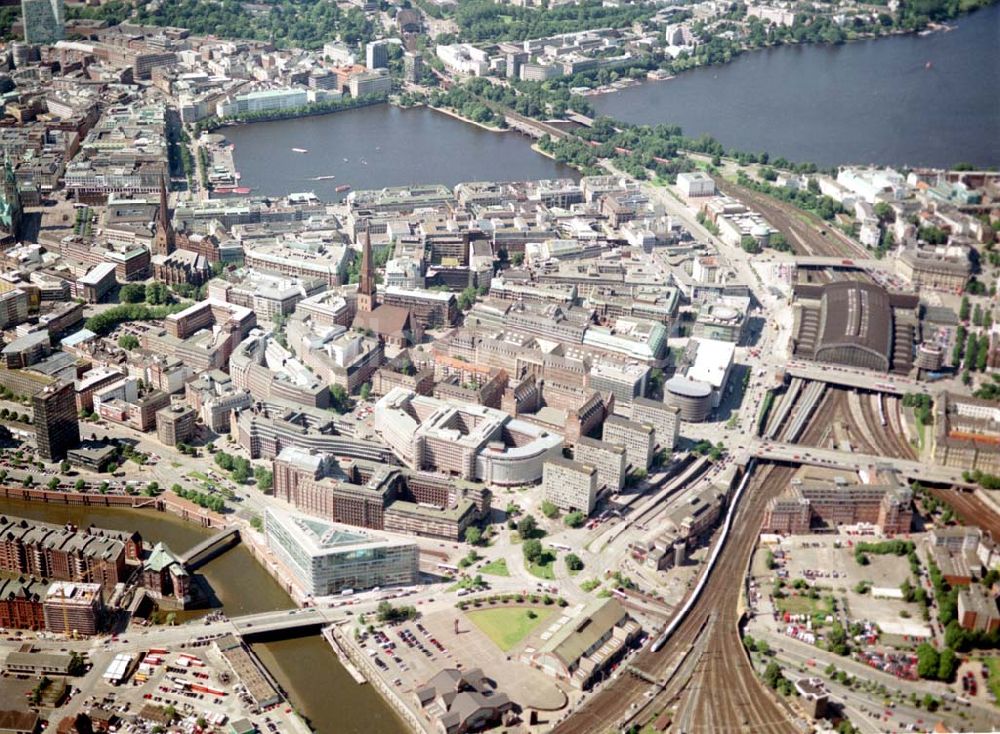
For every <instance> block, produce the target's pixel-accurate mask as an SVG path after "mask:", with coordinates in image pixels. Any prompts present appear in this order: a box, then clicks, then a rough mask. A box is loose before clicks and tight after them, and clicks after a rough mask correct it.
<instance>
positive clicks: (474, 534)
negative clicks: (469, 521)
mask: <svg viewBox="0 0 1000 734" xmlns="http://www.w3.org/2000/svg"><path fill="white" fill-rule="evenodd" d="M465 542H466V543H468V544H469V545H479V544H480V543H482V542H483V533H482V531H481V530H480V529H479V528H477V527H476V526H475V525H470V526H469V527H467V528H466V529H465Z"/></svg>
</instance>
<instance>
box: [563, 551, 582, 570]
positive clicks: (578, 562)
mask: <svg viewBox="0 0 1000 734" xmlns="http://www.w3.org/2000/svg"><path fill="white" fill-rule="evenodd" d="M563 560H565V561H566V568H568V569H569V570H570V571H580V570H582V569H583V560H582V559H581V558H580V556H578V555H576V554H575V553H568V554H567V555H566V557H565V558H564V559H563Z"/></svg>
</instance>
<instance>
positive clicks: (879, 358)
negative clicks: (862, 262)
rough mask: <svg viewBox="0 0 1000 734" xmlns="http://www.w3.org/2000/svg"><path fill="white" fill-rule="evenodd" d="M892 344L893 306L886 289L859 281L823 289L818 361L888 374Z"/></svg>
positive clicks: (817, 349)
mask: <svg viewBox="0 0 1000 734" xmlns="http://www.w3.org/2000/svg"><path fill="white" fill-rule="evenodd" d="M892 342H893V328H892V305H891V304H890V303H889V294H888V293H886V291H885V289H883V288H881V287H879V286H877V285H873V284H870V283H858V282H855V281H842V282H838V283H830V284H829V285H827V286H825V287H824V288H823V296H822V298H821V300H820V313H819V332H818V334H817V335H816V351H815V354H816V359H817V361H820V362H828V363H833V364H842V365H845V366H847V367H859V368H861V369H869V370H878V371H881V372H888V371H889V367H890V366H891V365H892Z"/></svg>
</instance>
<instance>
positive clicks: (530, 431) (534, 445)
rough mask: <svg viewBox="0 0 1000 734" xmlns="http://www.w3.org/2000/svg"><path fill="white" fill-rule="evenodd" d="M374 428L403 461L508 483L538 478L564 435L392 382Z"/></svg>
mask: <svg viewBox="0 0 1000 734" xmlns="http://www.w3.org/2000/svg"><path fill="white" fill-rule="evenodd" d="M373 418H374V425H375V430H376V431H377V432H378V434H379V435H380V436H381V437H382V440H384V441H385V442H386V443H387V444H389V446H391V447H392V450H393V452H394V453H395V454H396V456H397V457H399V459H400V460H402V461H403V462H404V463H405V464H406V465H407V466H410V467H412V468H414V469H419V470H427V471H436V472H442V473H445V474H449V475H452V476H457V477H459V478H460V479H465V480H469V481H481V482H485V483H486V484H490V485H502V486H510V485H517V484H534V483H537V482H539V481H541V479H542V471H543V467H544V465H545V462H546V461H547V460H548V459H549V458H552V457H555V456H559V455H561V453H562V446H563V437H562V435H560V434H557V433H552V432H551V431H547V430H545V429H544V428H542V427H540V426H537V425H535V424H533V423H529V422H527V421H523V420H517V419H511V417H510V416H509V415H507V414H506V413H504V412H503V411H501V410H496V409H494V408H487V407H485V406H482V405H469V404H464V403H451V402H449V401H446V400H439V399H437V398H431V397H427V396H424V395H417V394H416V393H414V392H413V391H411V390H407V389H405V388H401V387H396V388H393V389H392V390H390V391H389V393H388V394H386V395H385V397H383V398H382V399H381V400H379V401H378V403H377V404H376V405H375V412H374V415H373Z"/></svg>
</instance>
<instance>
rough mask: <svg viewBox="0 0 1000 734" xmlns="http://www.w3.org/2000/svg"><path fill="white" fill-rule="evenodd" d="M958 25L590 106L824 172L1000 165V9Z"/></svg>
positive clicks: (759, 58) (750, 57)
mask: <svg viewBox="0 0 1000 734" xmlns="http://www.w3.org/2000/svg"><path fill="white" fill-rule="evenodd" d="M951 25H952V26H953V27H954V30H951V31H947V32H939V33H932V34H929V35H927V36H917V35H908V36H895V37H893V38H883V39H877V40H871V41H860V42H857V43H847V44H843V45H840V46H783V47H779V48H774V49H767V50H764V51H756V52H753V53H748V54H744V55H743V56H741V57H739V58H738V59H737V60H736V61H734V62H733V63H731V64H729V65H726V66H718V67H706V68H701V69H695V70H693V71H690V72H686V73H684V74H681V75H679V76H678V77H676V78H675V79H671V80H669V81H663V82H650V83H646V84H642V85H640V86H636V87H631V88H628V89H625V90H622V91H620V92H616V93H614V94H607V95H600V96H596V97H591V98H590V100H591V102H592V103H593V104H594V106H595V108H596V109H597V110H598V112H599V113H600V114H604V115H609V116H611V117H615V118H618V119H620V120H624V121H627V122H634V123H648V124H656V123H670V124H677V125H680V126H681V127H682V128H683V129H684V132H685V133H686V134H687V135H691V136H698V135H701V134H703V133H708V134H709V135H712V136H713V137H715V138H716V139H717V140H719V141H720V142H721V143H722V144H723V145H725V146H726V147H727V148H734V149H737V150H745V151H758V152H759V151H768V152H769V153H770V154H771V155H772V157H776V156H784V157H785V158H788V159H789V160H793V161H813V162H815V163H817V164H820V165H824V166H829V165H836V164H846V163H859V164H863V163H878V164H887V165H899V166H907V165H908V166H916V165H928V166H941V167H944V166H951V165H954V164H955V163H958V162H963V161H968V162H971V163H975V164H977V165H981V166H996V165H1000V6H996V5H994V6H992V7H990V8H986V9H984V10H980V11H977V12H975V13H973V14H971V15H968V16H964V17H961V18H959V19H957V20H955V21H953V22H952V24H951ZM928 63H930V68H928V67H927V65H928Z"/></svg>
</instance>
